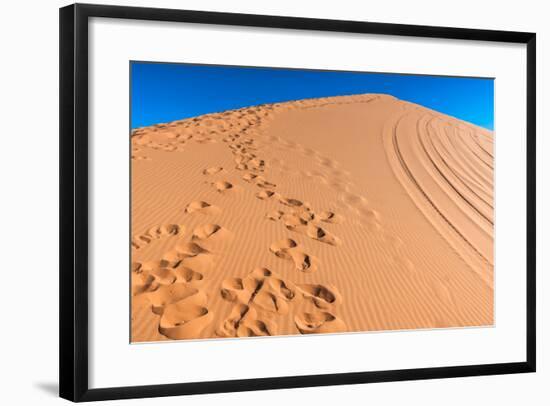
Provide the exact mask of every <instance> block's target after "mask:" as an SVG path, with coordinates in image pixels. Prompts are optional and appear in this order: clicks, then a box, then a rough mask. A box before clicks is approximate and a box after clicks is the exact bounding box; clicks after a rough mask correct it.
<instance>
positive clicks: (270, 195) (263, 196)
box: [256, 190, 278, 200]
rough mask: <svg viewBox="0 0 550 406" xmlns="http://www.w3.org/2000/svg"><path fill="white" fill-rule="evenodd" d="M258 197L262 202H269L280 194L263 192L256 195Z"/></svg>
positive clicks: (270, 191) (268, 191)
mask: <svg viewBox="0 0 550 406" xmlns="http://www.w3.org/2000/svg"><path fill="white" fill-rule="evenodd" d="M256 197H257V198H258V199H260V200H267V199H272V198H277V197H278V194H277V193H276V192H274V191H272V190H262V191H261V192H258V193H256Z"/></svg>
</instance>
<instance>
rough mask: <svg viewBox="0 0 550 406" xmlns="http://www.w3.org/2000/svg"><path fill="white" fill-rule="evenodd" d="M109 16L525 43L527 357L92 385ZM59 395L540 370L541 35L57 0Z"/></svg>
mask: <svg viewBox="0 0 550 406" xmlns="http://www.w3.org/2000/svg"><path fill="white" fill-rule="evenodd" d="M91 17H105V18H117V19H133V20H155V21H171V22H183V23H198V24H220V25H229V26H247V27H269V28H282V29H290V30H293V29H300V30H313V31H326V32H327V31H328V32H347V33H363V34H377V35H397V36H413V37H424V38H441V39H461V40H472V41H495V42H505V43H519V44H526V48H527V70H526V78H527V106H526V108H527V123H526V126H527V196H526V199H527V213H526V218H527V241H526V244H527V258H526V260H527V273H526V275H525V277H526V281H527V284H526V286H527V304H526V305H527V319H526V320H527V323H526V326H525V328H526V332H527V334H526V337H527V343H526V348H527V351H526V354H525V360H524V361H522V362H514V363H498V364H483V365H459V366H451V367H436V368H419V369H403V370H390V371H375V372H356V373H338V374H325V375H309V376H280V377H269V378H258V379H243V380H229V381H212V382H186V383H178V384H164V385H146V386H130V387H115V388H99V389H98V388H96V389H90V388H89V386H88V365H89V363H88V361H89V360H88V197H89V193H88V20H89V18H91ZM59 21H60V61H59V62H60V76H59V83H60V91H59V92H60V106H59V108H60V117H59V120H60V180H59V181H60V252H59V257H60V278H59V284H60V285H59V286H60V291H59V292H60V297H59V304H60V311H59V317H60V329H59V337H60V343H59V345H60V347H59V354H60V358H59V369H60V374H59V389H60V396H61V397H63V398H65V399H68V400H71V401H75V402H81V401H96V400H107V399H128V398H145V397H156V396H175V395H190V394H202V393H218V392H238V391H250V390H263V389H279V388H298V387H314V386H326V385H345V384H359V383H370V382H387V381H403V380H418V379H434V378H451V377H465V376H478V375H497V374H512V373H522V372H534V371H535V369H536V320H535V318H536V313H535V311H536V309H535V302H536V296H535V295H536V289H535V279H536V248H535V247H536V244H535V238H536V235H535V216H536V207H535V204H536V203H535V196H536V190H535V167H536V163H535V131H536V130H535V122H536V115H535V114H536V113H535V110H536V105H535V103H536V95H535V92H536V67H535V65H536V63H535V62H536V35H535V34H534V33H527V32H508V31H489V30H477V29H464V28H448V27H432V26H417V25H402V24H383V23H370V22H359V21H340V20H325V19H310V18H296V17H280V16H267V15H246V14H231V13H219V12H204V11H184V10H171V9H155V8H139V7H121V6H106V5H91V4H74V5H69V6H66V7H63V8H61V9H60V15H59Z"/></svg>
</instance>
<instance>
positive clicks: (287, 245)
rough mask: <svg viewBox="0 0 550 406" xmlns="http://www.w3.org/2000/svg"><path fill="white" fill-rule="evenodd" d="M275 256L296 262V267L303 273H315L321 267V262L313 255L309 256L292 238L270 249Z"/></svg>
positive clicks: (277, 243) (279, 242) (278, 242)
mask: <svg viewBox="0 0 550 406" xmlns="http://www.w3.org/2000/svg"><path fill="white" fill-rule="evenodd" d="M269 250H270V251H271V252H272V253H273V254H275V256H277V257H279V258H282V259H286V260H290V261H292V262H294V266H295V267H296V269H297V270H298V271H301V272H307V273H310V272H314V271H316V270H317V269H318V267H319V261H318V259H317V258H316V257H314V256H313V255H309V254H307V253H306V252H304V250H303V249H302V248H301V247H300V246H299V245H298V243H297V242H296V241H294V240H292V239H290V238H285V239H284V240H280V241H277V242H275V243H273V244H271V246H270V247H269Z"/></svg>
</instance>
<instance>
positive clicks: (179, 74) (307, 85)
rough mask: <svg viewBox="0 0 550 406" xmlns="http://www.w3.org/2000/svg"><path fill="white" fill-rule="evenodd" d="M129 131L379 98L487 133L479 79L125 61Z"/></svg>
mask: <svg viewBox="0 0 550 406" xmlns="http://www.w3.org/2000/svg"><path fill="white" fill-rule="evenodd" d="M130 68H131V126H132V128H137V127H143V126H148V125H152V124H157V123H165V122H169V121H174V120H179V119H183V118H188V117H194V116H198V115H201V114H206V113H213V112H219V111H224V110H230V109H236V108H240V107H245V106H253V105H257V104H264V103H275V102H283V101H288V100H298V99H306V98H313V97H324V96H341V95H350V94H360V93H385V94H390V95H393V96H395V97H397V98H399V99H401V100H406V101H410V102H413V103H418V104H420V105H422V106H425V107H428V108H431V109H434V110H437V111H440V112H442V113H445V114H448V115H450V116H453V117H457V118H460V119H462V120H465V121H469V122H471V123H474V124H477V125H479V126H481V127H485V128H488V129H490V130H492V129H493V126H494V100H493V96H494V81H493V79H485V78H459V77H447V76H424V75H403V74H393V73H392V74H389V73H388V74H385V73H366V72H338V71H316V70H298V69H278V68H250V67H234V66H216V65H191V64H189V65H188V64H172V63H148V62H131V65H130Z"/></svg>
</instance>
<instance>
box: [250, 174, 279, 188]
mask: <svg viewBox="0 0 550 406" xmlns="http://www.w3.org/2000/svg"><path fill="white" fill-rule="evenodd" d="M243 179H244V180H245V181H246V182H249V183H254V184H255V185H256V186H258V187H261V188H274V187H276V186H277V185H276V184H274V183H271V182H268V181H267V180H265V179H264V177H263V176H260V175H256V174H255V173H246V174H244V175H243Z"/></svg>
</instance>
